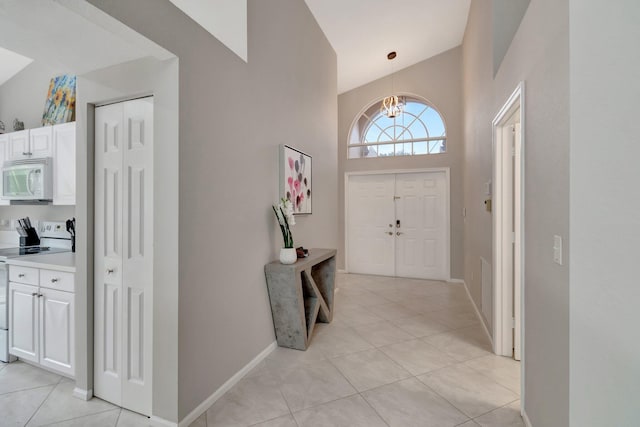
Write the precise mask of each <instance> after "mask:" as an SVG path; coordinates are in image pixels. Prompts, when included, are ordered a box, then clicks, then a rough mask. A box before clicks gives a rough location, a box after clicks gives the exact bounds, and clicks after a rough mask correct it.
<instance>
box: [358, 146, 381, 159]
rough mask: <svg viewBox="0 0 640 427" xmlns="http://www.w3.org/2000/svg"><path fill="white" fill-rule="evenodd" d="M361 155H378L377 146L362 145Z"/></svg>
mask: <svg viewBox="0 0 640 427" xmlns="http://www.w3.org/2000/svg"><path fill="white" fill-rule="evenodd" d="M362 152H363V155H362V157H378V146H377V145H370V146H369V147H362Z"/></svg>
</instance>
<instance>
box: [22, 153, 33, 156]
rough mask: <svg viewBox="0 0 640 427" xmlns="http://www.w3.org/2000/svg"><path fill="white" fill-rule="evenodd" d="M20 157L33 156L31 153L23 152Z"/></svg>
mask: <svg viewBox="0 0 640 427" xmlns="http://www.w3.org/2000/svg"><path fill="white" fill-rule="evenodd" d="M22 155H23V156H32V155H33V153H31V152H26V153H24V152H23V153H22Z"/></svg>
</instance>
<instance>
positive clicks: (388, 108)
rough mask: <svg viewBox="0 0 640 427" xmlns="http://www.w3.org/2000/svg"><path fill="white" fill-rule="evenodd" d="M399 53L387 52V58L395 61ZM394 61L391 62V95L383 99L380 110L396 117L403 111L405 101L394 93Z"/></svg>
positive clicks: (391, 116) (388, 115) (390, 116)
mask: <svg viewBox="0 0 640 427" xmlns="http://www.w3.org/2000/svg"><path fill="white" fill-rule="evenodd" d="M396 56H398V54H397V53H396V52H395V51H394V52H389V53H388V54H387V59H388V60H389V61H393V60H394V59H395V57H396ZM393 74H394V73H393V63H391V96H387V97H386V98H385V99H383V100H382V107H380V112H381V113H383V114H386V115H387V117H389V118H394V117H396V116H397V115H398V114H400V113H402V108H403V107H404V102H403V101H402V99H401V98H400V97H398V96H397V95H394V94H393V93H394V87H393Z"/></svg>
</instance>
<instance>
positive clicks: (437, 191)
mask: <svg viewBox="0 0 640 427" xmlns="http://www.w3.org/2000/svg"><path fill="white" fill-rule="evenodd" d="M345 186H346V188H345V235H346V239H345V240H346V241H345V243H346V251H345V252H346V254H345V260H346V266H347V271H349V272H350V273H359V274H371V275H380V276H392V277H408V278H416V279H432V280H449V279H450V250H449V247H450V230H449V169H448V168H439V169H424V170H401V171H384V172H367V173H360V172H358V173H348V174H346V177H345Z"/></svg>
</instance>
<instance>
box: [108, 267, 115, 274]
mask: <svg viewBox="0 0 640 427" xmlns="http://www.w3.org/2000/svg"><path fill="white" fill-rule="evenodd" d="M114 271H115V269H113V268H109V269H107V274H113V272H114Z"/></svg>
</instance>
